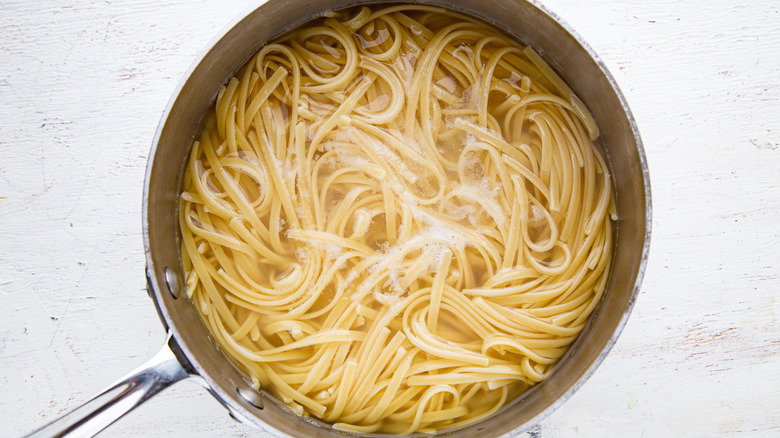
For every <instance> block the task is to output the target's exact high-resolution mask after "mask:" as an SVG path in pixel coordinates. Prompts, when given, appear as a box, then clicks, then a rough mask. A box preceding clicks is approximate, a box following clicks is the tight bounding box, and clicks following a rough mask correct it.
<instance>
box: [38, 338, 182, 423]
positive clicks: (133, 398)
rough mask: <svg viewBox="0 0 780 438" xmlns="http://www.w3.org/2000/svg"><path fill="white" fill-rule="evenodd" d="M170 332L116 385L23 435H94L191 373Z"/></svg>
mask: <svg viewBox="0 0 780 438" xmlns="http://www.w3.org/2000/svg"><path fill="white" fill-rule="evenodd" d="M172 343H173V344H174V345H175V341H174V340H173V338H172V337H171V334H170V333H168V338H167V339H166V341H165V345H164V346H163V348H162V349H161V350H160V352H159V353H157V354H156V355H154V357H152V358H151V359H149V360H148V361H147V362H146V363H144V364H143V365H141V366H140V367H138V368H136V369H135V370H133V371H132V372H131V373H130V374H128V375H126V376H125V377H123V378H122V379H121V380H119V381H118V382H117V383H115V384H114V385H111V386H110V387H109V388H107V389H106V390H104V391H103V392H101V393H100V394H99V395H97V396H96V397H94V398H93V399H92V400H90V401H88V402H86V403H84V404H83V405H81V406H79V407H77V408H76V409H74V410H72V411H70V412H69V413H67V414H65V415H63V416H61V417H59V418H57V419H55V420H54V421H52V422H51V423H49V424H47V425H45V426H43V427H41V428H40V429H37V430H35V431H33V432H30V433H29V434H28V435H25V436H24V437H23V438H43V437H46V438H49V437H71V438H75V437H91V436H94V435H96V434H97V433H98V432H100V431H101V430H103V429H105V428H106V427H108V426H109V425H110V424H111V423H113V422H114V421H116V420H118V419H119V418H120V417H122V416H123V415H125V414H126V413H128V412H130V411H132V410H133V409H135V408H136V407H137V406H138V405H140V404H141V403H143V402H145V401H146V400H149V399H150V398H152V397H153V396H154V395H156V394H157V393H158V392H160V391H162V390H163V389H165V388H167V387H169V386H170V385H173V384H174V383H176V382H178V381H180V380H183V379H186V378H188V377H190V376H191V374H190V373H188V372H187V370H186V369H185V368H184V367H183V366H182V364H181V363H180V362H179V360H178V359H177V358H176V355H175V354H174V352H173V349H172V345H171V344H172Z"/></svg>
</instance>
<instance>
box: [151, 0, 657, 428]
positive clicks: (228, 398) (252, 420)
mask: <svg viewBox="0 0 780 438" xmlns="http://www.w3.org/2000/svg"><path fill="white" fill-rule="evenodd" d="M276 1H283V0H265V1H263V2H261V3H260V4H259V5H253V6H250V7H248V8H246V9H245V10H243V11H242V12H241V13H239V14H238V15H237V16H236V17H234V18H233V19H232V20H231V21H230V22H229V23H228V24H227V25H225V26H223V27H222V28H221V29H220V31H218V32H217V33H215V35H214V36H213V37H212V38H211V40H210V41H209V42H208V43H207V44H206V46H205V47H204V48H203V49H202V50H201V51H200V52H199V53H198V55H197V56H196V57H195V58H194V60H193V62H192V63H191V64H190V66H189V67H188V68H187V69H186V70H185V71H184V73H183V74H182V76H181V79H180V80H179V82H178V84H177V85H176V87H175V88H174V89H173V92H172V94H171V98H170V99H169V101H168V103H167V104H166V106H165V110H164V111H163V113H162V115H161V118H160V122H159V124H158V126H157V129H156V131H155V134H154V138H153V140H152V146H151V149H150V151H149V155H148V157H147V166H146V171H145V176H144V189H143V205H142V209H141V210H142V221H143V223H142V226H143V242H144V257H145V259H146V271H147V281H148V283H149V286H150V287H151V296H152V299H153V301H154V302H155V305H156V306H157V309H158V312H159V316H160V318H161V320H162V322H163V325H164V326H165V328H166V329H167V330H169V332H172V333H173V337H174V339H176V340H177V341H178V345H179V347H180V349H181V352H182V354H183V355H184V358H180V360H183V361H186V362H187V365H190V366H191V367H192V369H194V370H195V372H196V373H197V375H198V376H200V377H201V379H202V382H201V384H202V386H204V388H206V389H207V390H208V391H209V392H210V393H211V395H212V396H214V397H215V398H216V399H217V400H218V401H219V402H220V403H221V404H222V405H224V406H225V407H226V408H227V409H228V410H229V411H230V413H231V415H233V416H235V417H238V418H239V419H241V420H243V421H242V422H243V423H245V424H251V425H253V426H255V427H259V428H261V429H262V430H264V431H267V432H270V433H272V434H273V435H276V436H280V437H282V436H284V437H286V436H288V435H286V434H284V433H283V432H281V431H279V430H277V429H275V428H274V427H272V426H271V425H270V424H268V423H266V422H264V421H262V420H261V419H260V418H258V417H257V416H255V415H254V414H253V413H252V412H250V411H249V410H248V409H246V408H245V407H244V406H242V405H241V404H239V403H236V402H235V401H234V400H233V396H232V395H231V394H228V393H227V391H225V388H222V387H221V386H220V385H217V384H216V383H215V382H214V380H213V379H211V378H210V377H209V375H208V373H205V372H203V366H202V365H201V364H200V362H199V360H198V356H197V355H196V354H194V353H193V351H192V350H191V349H190V348H189V346H188V345H187V344H186V343H184V342H182V341H181V339H182V337H181V333H180V331H179V328H178V326H177V325H176V324H170V322H171V321H172V320H173V318H172V316H171V313H170V311H169V310H168V309H167V307H166V305H165V302H164V301H163V300H162V299H161V296H160V294H161V293H163V292H164V291H165V290H166V286H165V285H162V284H160V281H159V280H158V278H159V277H158V276H157V275H154V273H155V272H156V271H157V269H161V268H162V267H158V266H155V262H154V260H153V257H152V250H151V247H152V245H151V241H150V236H149V220H150V217H149V214H150V212H149V196H150V190H151V189H150V175H151V173H152V169H153V167H154V166H153V164H154V161H155V160H154V157H155V156H156V154H157V151H158V148H159V141H160V137H161V135H162V132H163V130H164V128H165V126H166V124H167V123H168V119H169V117H170V115H171V110H172V108H173V106H174V104H175V102H176V101H177V100H178V99H179V96H180V94H181V92H182V89H183V88H184V86H185V84H186V83H187V82H188V81H189V79H190V77H191V76H192V75H193V73H194V72H195V70H197V69H198V67H199V66H200V65H201V63H202V61H203V60H204V58H205V57H206V55H207V54H208V53H209V52H210V51H211V50H213V49H214V48H215V47H216V46H217V44H219V43H220V41H221V40H222V39H223V38H224V37H225V36H226V35H227V34H228V33H229V32H230V31H231V30H232V29H233V28H234V27H236V26H237V25H238V24H239V23H241V22H242V21H243V20H244V19H246V18H247V17H249V16H250V15H251V14H253V13H254V12H255V11H256V10H258V9H260V8H262V7H264V6H265V5H267V4H268V3H272V2H276ZM514 1H519V2H525V3H528V4H530V5H531V6H532V7H534V8H536V9H538V10H539V11H541V12H542V13H543V14H544V15H546V16H547V17H548V18H550V19H551V20H552V21H554V22H555V23H557V24H558V25H559V26H561V28H563V30H565V31H566V32H567V33H568V34H569V35H570V36H571V37H572V38H574V40H575V41H576V42H577V43H578V44H579V45H580V46H581V47H582V48H583V50H585V52H586V53H587V54H588V56H590V58H591V59H592V60H593V61H594V62H595V63H596V65H597V66H598V68H599V70H600V71H601V74H602V75H603V76H604V77H605V78H606V79H607V81H608V83H609V85H610V86H611V88H612V90H613V91H614V93H615V95H616V96H617V98H618V100H619V102H620V105H621V108H622V110H623V112H624V114H625V116H626V119H627V120H628V123H629V126H630V129H631V133H632V134H633V137H634V141H635V147H636V153H637V157H638V159H639V163H640V167H641V170H642V183H643V186H644V187H643V188H644V197H645V205H644V209H645V218H644V231H645V233H644V234H645V235H644V240H643V242H642V254H641V258H640V261H639V264H638V266H637V274H636V278H635V281H634V286H633V289H632V292H631V295H630V297H629V300H628V303H627V305H626V307H625V310H624V312H623V314H622V317H621V319H620V320H619V322H618V323H617V324H616V325H615V327H614V330H613V331H612V334H611V335H610V338H609V340H608V341H607V343H606V345H605V346H604V348H603V349H602V351H601V352H600V353H599V355H598V356H597V357H596V359H595V360H593V362H592V363H591V364H590V365H589V366H588V368H587V369H586V370H585V371H584V372H583V374H582V375H581V377H580V378H579V379H578V380H577V381H576V382H575V383H574V384H573V385H572V386H571V387H570V388H569V389H568V390H566V391H565V392H564V393H563V394H562V395H561V396H560V397H558V398H557V399H556V400H555V401H554V402H553V403H551V404H550V405H549V406H548V407H547V408H546V409H544V410H543V411H541V412H540V413H539V414H537V415H536V416H534V417H532V418H531V419H529V420H528V421H527V422H525V423H524V424H521V425H518V426H517V427H515V428H514V429H513V430H512V431H511V432H509V436H517V435H519V434H521V433H523V432H526V431H527V430H529V429H531V428H533V427H534V426H536V425H538V424H539V423H540V422H541V421H542V420H544V419H545V418H546V417H548V416H549V415H550V414H551V413H552V412H554V411H555V410H556V409H558V408H559V407H560V406H561V405H563V404H564V403H565V402H566V401H567V400H568V399H569V398H571V396H572V395H574V393H575V392H577V391H578V390H579V389H580V388H581V387H582V386H583V385H584V384H585V383H586V382H587V381H588V379H589V378H590V377H591V376H592V375H593V374H594V373H595V371H596V369H597V368H598V367H599V365H601V363H602V362H603V361H604V359H605V358H606V357H607V355H608V354H609V352H610V351H611V350H612V348H613V347H614V345H615V343H616V342H617V339H618V337H619V336H620V334H621V333H622V331H623V329H624V327H625V325H626V323H627V321H628V318H629V316H630V314H631V312H632V310H633V308H634V305H635V303H636V299H637V297H638V295H639V291H640V288H641V285H642V280H643V279H644V274H645V271H646V269H647V262H648V257H649V251H650V240H651V235H652V197H651V187H650V175H649V168H648V165H647V158H646V155H645V151H644V146H643V143H642V140H641V136H640V133H639V128H638V126H637V123H636V119H635V118H634V116H633V113H632V112H631V110H630V108H629V106H628V102H627V100H626V98H625V96H624V95H623V93H622V92H621V90H620V88H619V87H618V84H617V82H616V81H615V78H614V77H613V76H612V74H611V73H610V72H609V70H608V69H607V67H606V65H605V64H604V62H603V60H602V59H601V57H600V56H599V55H598V54H597V53H596V51H595V50H593V48H592V47H591V46H590V45H589V44H588V43H587V42H586V41H585V40H584V39H583V38H582V36H580V34H579V33H577V32H576V31H575V30H574V29H573V28H572V27H571V26H570V25H569V24H568V23H567V22H566V21H565V20H563V19H562V18H561V17H560V16H559V15H558V14H556V13H554V12H553V11H551V10H550V9H548V8H547V7H546V6H545V5H544V4H542V3H541V2H540V1H539V0H514ZM372 3H378V2H377V1H372V0H349V1H346V2H345V4H344V6H343V7H344V8H347V7H350V6H357V5H365V4H372ZM398 3H406V2H404V1H403V0H401V1H399V2H398ZM409 3H411V2H409ZM414 3H423V4H431V5H436V6H442V7H448V8H449V9H452V10H459V11H463V10H462V9H459V8H458V5H457V4H452V5H447V3H448V2H447V0H421V1H414ZM464 13H467V14H469V15H473V13H470V12H468V11H465V12H464ZM316 17H317V15H316V14H314V15H312V16H311V17H310V18H309V19H307V20H306V21H309V20H311V19H314V18H316ZM242 65H243V63H242ZM193 135H194V133H193ZM578 339H579V338H578ZM225 360H228V359H227V358H225ZM561 362H563V361H561ZM559 363H560V362H559ZM231 365H232V364H231ZM509 405H511V403H510V404H507V405H505V406H504V408H506V407H507V406H509ZM502 411H503V408H502V409H501V410H499V411H498V412H497V413H495V414H494V415H499V414H500V413H501V412H502ZM446 430H449V429H446ZM446 430H445V431H446ZM415 435H416V434H415ZM366 436H372V435H370V434H366ZM376 436H391V435H378V434H377V435H376ZM423 436H430V435H423Z"/></svg>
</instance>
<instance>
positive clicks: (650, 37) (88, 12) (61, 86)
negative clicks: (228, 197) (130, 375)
mask: <svg viewBox="0 0 780 438" xmlns="http://www.w3.org/2000/svg"><path fill="white" fill-rule="evenodd" d="M256 1H257V0H236V1H232V2H225V1H215V0H198V1H176V0H167V1H158V0H138V1H133V2H119V1H116V2H110V1H108V2H107V1H91V0H87V1H79V2H69V1H36V2H29V1H21V0H19V1H10V0H4V1H3V2H2V3H0V236H1V239H2V240H0V242H1V243H0V303H2V311H0V315H1V316H0V436H4V437H5V436H17V435H21V434H22V433H24V432H26V431H29V430H30V429H32V428H34V427H35V426H38V425H41V424H42V423H44V422H47V421H49V420H51V419H52V418H54V417H55V416H56V415H58V414H60V413H63V412H65V411H66V410H68V409H71V408H73V407H74V406H76V405H77V404H78V403H79V402H81V401H84V400H86V399H87V398H89V397H90V396H91V395H93V394H94V393H95V392H96V391H98V390H100V389H101V388H102V387H103V386H105V385H107V384H109V383H110V382H112V381H113V380H115V379H116V378H118V377H119V376H121V375H122V374H124V373H125V372H127V371H129V370H130V369H132V368H134V367H135V366H137V365H139V364H140V363H142V362H143V361H144V360H145V359H147V358H149V357H151V355H152V354H153V353H154V352H155V351H156V350H157V348H158V347H159V346H160V344H161V343H162V341H163V336H164V333H163V330H162V327H161V325H160V323H159V321H158V318H157V315H156V313H155V311H154V309H153V307H152V304H151V302H150V301H149V298H147V296H146V292H145V291H144V259H143V244H142V238H141V198H142V186H143V179H144V169H145V166H146V158H147V154H148V150H149V146H150V142H151V140H152V136H153V133H154V130H155V128H156V126H157V123H158V120H159V117H160V115H161V113H162V111H163V108H164V107H165V105H166V103H167V101H168V99H169V98H170V95H171V93H172V91H173V89H174V87H175V86H176V84H177V83H178V82H179V80H180V78H181V77H182V75H183V73H184V72H185V70H186V69H187V68H188V66H189V65H190V64H191V63H192V62H193V61H195V60H196V59H197V58H198V54H199V53H200V51H201V50H202V49H203V48H204V47H205V46H206V44H207V43H208V42H209V41H211V40H212V38H214V37H215V35H217V34H218V33H219V32H220V29H222V27H223V26H225V25H226V24H228V23H229V22H230V21H231V20H232V19H233V18H234V17H235V16H236V15H237V14H240V13H242V12H244V11H246V10H247V9H248V8H250V7H251V6H252V5H253V4H254V3H256ZM744 3H745V4H744V5H737V4H736V2H729V1H704V0H695V1H686V2H679V1H654V2H650V1H638V0H633V1H623V2H612V1H606V0H602V1H590V2H578V1H575V0H546V1H545V4H546V5H547V6H548V7H549V8H550V9H552V10H553V11H555V12H556V13H558V14H559V15H560V16H561V17H562V18H563V19H564V20H566V21H568V22H569V23H570V24H571V25H572V27H573V28H574V29H576V30H577V31H578V32H579V33H580V34H581V35H582V36H583V37H584V38H585V39H586V40H587V41H588V42H589V43H590V44H591V45H592V46H593V48H594V49H595V50H596V51H597V52H598V53H599V54H600V55H601V56H602V58H603V59H604V61H605V63H606V64H607V66H608V67H609V69H610V70H611V71H612V73H613V75H615V77H616V78H617V81H618V82H619V84H620V86H621V87H622V89H623V92H624V93H625V95H626V97H627V99H628V101H629V104H630V105H631V108H632V109H633V111H634V115H635V116H636V119H637V121H638V123H639V127H640V130H641V132H642V135H643V140H644V143H645V148H646V151H647V157H648V161H649V164H650V174H651V178H652V186H653V197H654V199H653V204H654V219H653V241H652V248H651V258H650V264H649V267H648V270H647V275H646V277H645V281H644V285H643V287H642V293H641V294H640V296H639V300H638V301H637V305H636V308H635V309H634V312H633V315H632V317H631V319H630V321H629V323H628V325H627V326H626V329H625V331H624V332H623V335H622V336H621V338H620V340H619V341H618V343H617V345H616V346H615V348H614V350H613V351H612V353H611V354H610V355H609V357H608V358H607V359H606V361H605V362H604V363H603V365H602V366H601V367H600V368H599V370H598V371H597V372H596V374H595V375H594V376H593V377H592V378H591V379H590V380H589V381H588V382H587V384H586V385H585V386H584V387H583V388H582V389H581V390H580V391H579V392H578V393H577V394H576V395H574V397H572V398H571V400H570V401H569V402H567V403H566V404H565V405H564V406H563V407H562V408H561V409H559V410H558V411H557V412H555V413H554V414H552V415H551V416H550V417H549V418H547V419H546V420H544V421H543V422H542V423H541V425H540V426H538V427H537V428H535V429H534V430H533V431H532V432H531V433H529V434H528V436H529V437H534V438H538V437H569V436H576V437H612V436H627V437H640V436H645V437H664V436H731V435H737V434H744V435H747V436H780V322H778V320H779V319H780V276H778V270H780V4H779V3H778V2H776V1H774V2H773V1H754V2H744ZM102 436H113V437H125V436H158V437H175V436H188V437H190V436H195V437H212V436H236V437H238V436H264V434H263V432H259V431H256V430H254V429H251V428H249V427H247V426H243V425H240V424H238V423H236V422H234V421H233V420H231V419H230V418H228V415H227V412H226V411H225V410H224V409H223V408H222V407H221V406H219V405H218V404H217V402H216V401H214V400H213V399H212V398H211V397H210V396H208V395H207V394H206V392H205V391H204V390H202V389H200V388H199V387H197V386H195V385H193V384H191V383H184V384H181V386H179V385H177V386H174V387H173V388H171V389H170V390H168V391H166V392H164V393H163V394H161V395H159V396H158V397H156V398H155V399H153V400H152V401H150V402H148V403H147V404H146V405H144V406H142V407H141V408H139V409H138V410H137V411H136V412H134V413H133V414H131V415H130V416H129V417H126V418H124V419H122V420H120V421H119V422H118V423H116V424H115V425H114V426H112V427H111V428H109V429H108V430H107V431H106V432H104V433H103V434H102Z"/></svg>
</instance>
